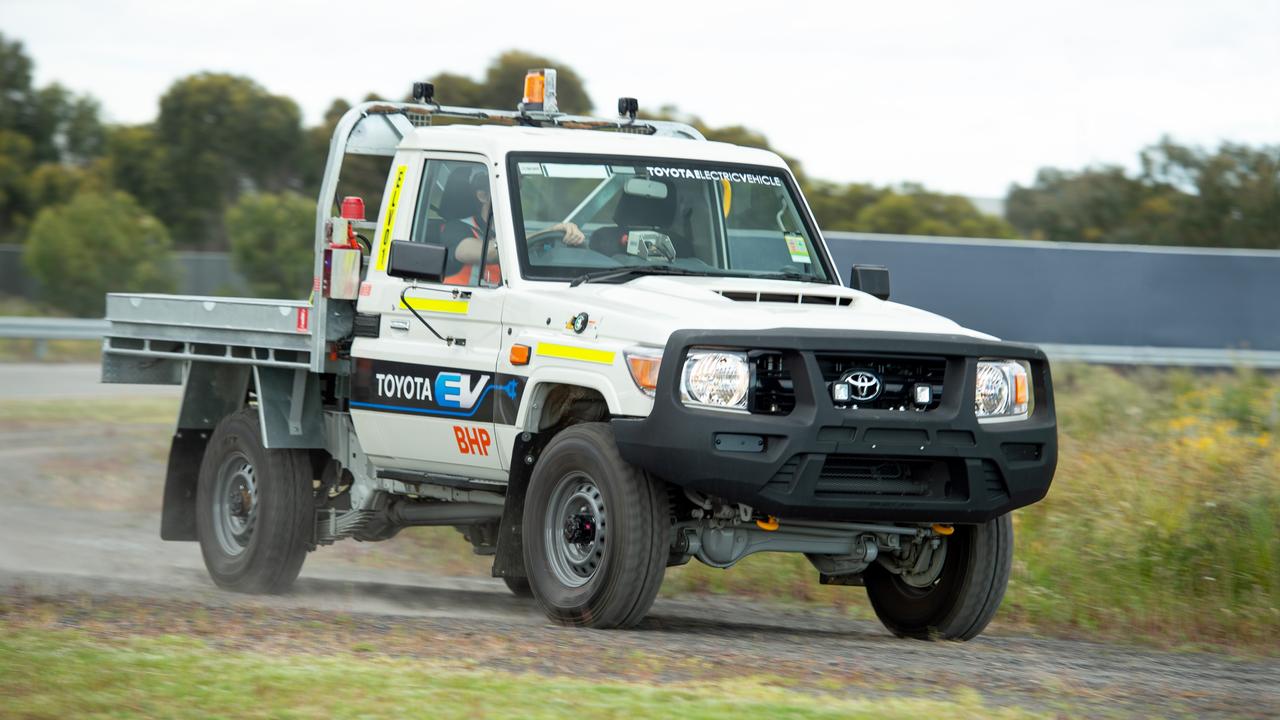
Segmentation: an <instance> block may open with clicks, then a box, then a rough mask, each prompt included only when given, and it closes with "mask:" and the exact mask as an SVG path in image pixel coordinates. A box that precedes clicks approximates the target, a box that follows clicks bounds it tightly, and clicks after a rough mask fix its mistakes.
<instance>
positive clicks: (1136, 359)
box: [0, 317, 1280, 370]
mask: <svg viewBox="0 0 1280 720" xmlns="http://www.w3.org/2000/svg"><path fill="white" fill-rule="evenodd" d="M109 327H110V323H108V322H107V321H106V320H88V319H83V318H32V317H0V338H23V339H27V340H35V341H36V358H37V359H43V358H44V356H45V354H46V353H47V352H48V341H49V340H101V339H102V336H103V335H104V334H106V332H107V329H108V328H109ZM1038 344H1039V345H1040V347H1041V348H1042V349H1043V350H1044V351H1045V353H1046V354H1047V355H1048V356H1049V357H1050V359H1052V360H1058V361H1067V362H1086V363H1096V364H1099V365H1164V366H1171V367H1217V368H1226V367H1251V368H1258V369H1261V370H1280V352H1275V351H1269V350H1238V349H1221V350H1217V349H1208V348H1176V347H1125V346H1121V345H1062V344H1056V343H1038Z"/></svg>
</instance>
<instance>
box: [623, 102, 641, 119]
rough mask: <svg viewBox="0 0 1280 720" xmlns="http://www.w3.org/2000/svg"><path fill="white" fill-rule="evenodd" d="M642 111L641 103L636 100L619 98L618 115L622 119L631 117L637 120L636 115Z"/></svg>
mask: <svg viewBox="0 0 1280 720" xmlns="http://www.w3.org/2000/svg"><path fill="white" fill-rule="evenodd" d="M639 111H640V102H639V101H638V100H636V99H635V98H629V97H620V98H618V115H620V116H621V117H629V118H631V119H632V120H635V119H636V113H637V112H639Z"/></svg>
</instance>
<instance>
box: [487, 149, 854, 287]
mask: <svg viewBox="0 0 1280 720" xmlns="http://www.w3.org/2000/svg"><path fill="white" fill-rule="evenodd" d="M511 176H512V182H513V184H514V190H515V191H516V192H515V195H516V198H517V202H516V204H515V208H514V211H515V222H516V228H517V235H518V240H519V243H520V250H521V257H520V263H521V268H522V270H523V272H524V275H525V277H527V278H531V279H542V280H564V279H572V278H575V277H577V276H579V275H581V274H583V273H585V272H591V271H595V270H603V269H607V268H615V267H628V266H654V267H657V268H674V269H678V270H681V271H686V272H690V273H695V274H705V275H723V276H736V277H768V278H777V279H783V280H795V281H801V282H825V283H830V282H833V281H832V280H831V277H832V276H831V274H830V272H829V270H828V268H827V267H826V264H825V259H824V257H823V255H822V254H821V253H820V252H819V250H818V247H817V244H816V243H817V239H816V238H815V236H814V233H813V232H812V231H811V228H810V227H809V225H808V223H807V222H806V221H805V219H804V215H803V214H802V213H801V211H800V209H799V208H798V207H797V205H796V201H795V195H794V192H793V190H792V187H791V182H790V179H789V178H788V177H787V176H786V174H785V173H783V172H782V171H779V170H778V169H775V168H765V167H754V166H740V165H713V164H708V163H696V164H692V163H687V162H682V161H673V160H669V159H636V158H622V157H619V158H609V157H600V156H564V157H555V158H549V157H542V156H515V157H513V158H512V160H511Z"/></svg>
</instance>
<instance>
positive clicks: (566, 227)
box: [547, 223, 587, 247]
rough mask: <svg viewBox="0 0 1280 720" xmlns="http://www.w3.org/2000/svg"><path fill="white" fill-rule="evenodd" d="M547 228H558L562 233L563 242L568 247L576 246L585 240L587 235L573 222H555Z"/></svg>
mask: <svg viewBox="0 0 1280 720" xmlns="http://www.w3.org/2000/svg"><path fill="white" fill-rule="evenodd" d="M547 230H559V231H561V232H563V233H564V238H563V242H564V244H565V245H568V246H569V247H578V246H579V245H581V244H583V243H584V242H586V241H587V236H586V235H584V234H582V230H580V229H579V228H578V226H577V225H575V224H573V223H557V224H555V225H552V226H551V227H549V228H547Z"/></svg>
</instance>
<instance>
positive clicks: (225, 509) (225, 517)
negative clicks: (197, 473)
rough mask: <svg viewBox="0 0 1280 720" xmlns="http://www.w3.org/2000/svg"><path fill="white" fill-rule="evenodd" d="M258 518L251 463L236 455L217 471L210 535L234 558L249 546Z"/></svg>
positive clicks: (256, 495)
mask: <svg viewBox="0 0 1280 720" xmlns="http://www.w3.org/2000/svg"><path fill="white" fill-rule="evenodd" d="M257 519H258V482H257V477H256V475H255V473H254V469H253V463H251V462H249V458H247V457H245V456H244V455H242V454H240V453H235V454H234V455H232V456H230V457H228V458H227V459H226V460H224V461H223V463H222V466H221V467H220V468H219V469H218V475H217V480H216V482H215V484H214V487H213V534H214V536H215V537H216V538H217V540H218V546H219V547H220V548H222V551H223V552H224V553H226V554H227V555H230V556H232V557H235V556H237V555H240V554H241V553H243V552H244V551H245V550H246V549H248V547H249V541H250V539H251V538H252V537H253V529H254V526H255V525H256V524H257Z"/></svg>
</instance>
